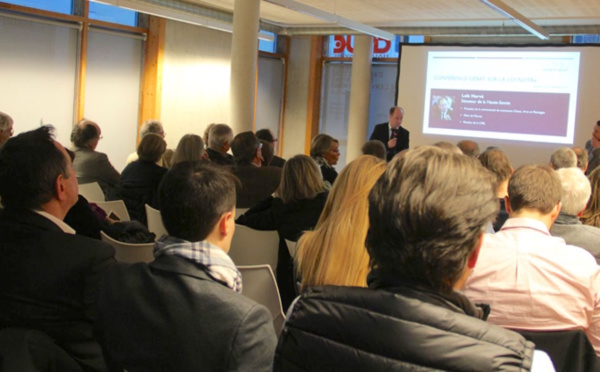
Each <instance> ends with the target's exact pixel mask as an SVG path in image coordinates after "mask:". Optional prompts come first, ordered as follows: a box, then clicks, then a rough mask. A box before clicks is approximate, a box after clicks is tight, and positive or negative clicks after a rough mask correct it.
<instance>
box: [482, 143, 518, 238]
mask: <svg viewBox="0 0 600 372" xmlns="http://www.w3.org/2000/svg"><path fill="white" fill-rule="evenodd" d="M478 160H479V162H480V163H481V165H483V167H484V168H485V169H487V170H489V171H490V173H491V174H492V184H493V185H494V187H495V190H496V196H497V197H498V200H499V201H500V210H499V211H498V215H497V216H496V218H495V219H494V221H493V231H498V230H500V228H501V227H502V225H504V222H506V220H507V219H508V213H507V212H506V205H505V203H504V197H506V195H508V179H509V178H510V175H511V174H512V172H513V167H512V166H511V165H510V160H508V157H507V156H506V154H505V153H503V152H502V151H501V150H500V149H487V150H485V151H484V152H483V153H482V154H481V155H479V157H478Z"/></svg>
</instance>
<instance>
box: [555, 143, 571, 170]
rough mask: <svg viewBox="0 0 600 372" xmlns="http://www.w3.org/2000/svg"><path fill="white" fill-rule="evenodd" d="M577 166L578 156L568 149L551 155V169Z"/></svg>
mask: <svg viewBox="0 0 600 372" xmlns="http://www.w3.org/2000/svg"><path fill="white" fill-rule="evenodd" d="M576 166H577V155H576V154H575V152H574V151H573V150H571V149H570V148H568V147H561V148H559V149H556V150H555V151H554V152H553V153H552V155H550V167H551V168H552V169H554V170H556V169H561V168H572V167H576Z"/></svg>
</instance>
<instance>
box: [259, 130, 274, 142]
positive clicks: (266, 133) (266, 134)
mask: <svg viewBox="0 0 600 372" xmlns="http://www.w3.org/2000/svg"><path fill="white" fill-rule="evenodd" d="M256 138H258V139H259V140H261V141H267V142H268V143H273V141H274V140H275V138H273V133H271V131H270V130H269V129H259V130H257V131H256Z"/></svg>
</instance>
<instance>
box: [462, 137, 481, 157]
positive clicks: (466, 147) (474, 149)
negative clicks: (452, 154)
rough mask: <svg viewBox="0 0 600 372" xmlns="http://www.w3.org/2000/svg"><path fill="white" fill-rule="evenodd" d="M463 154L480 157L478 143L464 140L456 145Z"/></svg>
mask: <svg viewBox="0 0 600 372" xmlns="http://www.w3.org/2000/svg"><path fill="white" fill-rule="evenodd" d="M456 146H458V148H459V149H460V151H462V153H463V154H465V155H467V156H470V157H472V158H476V157H477V155H479V145H478V144H477V142H473V141H469V140H462V141H460V142H458V143H457V144H456Z"/></svg>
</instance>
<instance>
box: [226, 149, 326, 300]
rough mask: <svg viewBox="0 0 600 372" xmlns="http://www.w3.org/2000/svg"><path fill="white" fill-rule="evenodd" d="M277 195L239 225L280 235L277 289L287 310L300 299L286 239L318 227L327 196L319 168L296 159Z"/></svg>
mask: <svg viewBox="0 0 600 372" xmlns="http://www.w3.org/2000/svg"><path fill="white" fill-rule="evenodd" d="M275 194H276V196H275V197H273V196H271V197H269V198H267V199H265V200H263V201H262V202H260V203H259V204H257V205H256V206H254V207H252V208H250V210H248V211H247V212H246V213H244V214H243V215H241V216H240V217H238V219H237V220H236V223H238V224H240V225H246V226H248V227H251V228H253V229H257V230H277V232H278V233H279V240H280V241H279V256H278V259H277V285H278V286H279V293H280V294H281V303H282V305H283V308H284V310H285V309H287V308H288V307H289V305H290V304H291V303H292V301H293V300H294V297H296V290H295V287H294V278H293V277H294V275H293V261H292V258H291V257H290V254H289V252H288V249H287V245H286V243H285V239H288V240H292V241H297V240H298V238H299V237H300V234H302V232H303V231H305V230H310V229H312V228H313V227H314V226H315V225H316V223H317V220H318V219H319V216H320V215H321V211H322V210H323V207H324V206H325V201H326V200H327V192H326V191H325V186H324V185H323V180H322V178H321V173H320V172H319V167H318V166H317V164H316V163H315V162H314V161H313V160H312V159H311V158H309V157H308V156H306V155H296V156H294V157H293V158H291V159H289V160H288V161H287V162H286V163H285V165H284V166H283V173H282V176H281V183H280V184H279V188H278V189H277V191H276V192H275Z"/></svg>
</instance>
